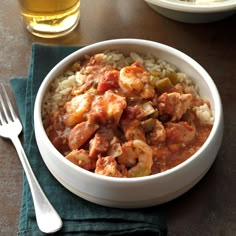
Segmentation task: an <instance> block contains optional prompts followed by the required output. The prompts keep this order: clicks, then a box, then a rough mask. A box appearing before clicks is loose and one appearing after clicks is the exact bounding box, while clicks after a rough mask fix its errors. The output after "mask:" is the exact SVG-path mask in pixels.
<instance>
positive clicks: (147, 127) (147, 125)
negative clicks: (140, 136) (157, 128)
mask: <svg viewBox="0 0 236 236" xmlns="http://www.w3.org/2000/svg"><path fill="white" fill-rule="evenodd" d="M141 125H142V127H143V129H144V132H145V133H148V132H150V131H152V130H153V128H154V125H155V120H154V119H153V118H149V119H147V120H144V121H142V122H141Z"/></svg>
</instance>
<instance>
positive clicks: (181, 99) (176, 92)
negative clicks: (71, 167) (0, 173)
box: [42, 51, 214, 178]
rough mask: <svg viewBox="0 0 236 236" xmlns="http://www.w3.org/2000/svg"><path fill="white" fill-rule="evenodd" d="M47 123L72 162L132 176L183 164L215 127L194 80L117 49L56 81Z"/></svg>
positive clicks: (80, 64)
mask: <svg viewBox="0 0 236 236" xmlns="http://www.w3.org/2000/svg"><path fill="white" fill-rule="evenodd" d="M176 66H178V65H176ZM42 118H43V124H44V127H45V130H46V133H47V135H48V137H49V139H50V140H51V142H52V144H53V145H54V146H55V148H56V149H57V150H58V151H59V152H60V153H61V154H62V155H63V156H64V157H65V158H66V159H68V160H69V161H71V162H72V163H74V164H75V165H77V166H80V167H81V168H83V169H86V170H88V171H91V172H94V173H96V174H101V175H106V176H112V177H127V178H129V177H141V176H148V175H153V174H156V173H160V172H163V171H166V170H168V169H170V168H173V167H175V166H177V165H178V164H180V163H182V162H184V161H185V160H186V159H188V158H189V157H190V156H192V155H193V154H194V153H195V152H196V151H197V150H198V149H199V148H200V147H201V146H202V145H203V143H204V142H205V140H206V139H207V137H208V135H209V133H210V131H211V129H212V124H213V121H214V118H213V114H212V110H211V106H210V103H209V101H208V100H207V99H206V98H203V97H201V96H200V95H199V91H198V89H197V87H196V86H195V84H194V83H193V81H192V80H191V78H190V77H189V76H188V75H186V74H185V73H183V72H181V71H178V69H177V68H176V67H175V66H174V65H171V64H169V63H167V62H166V61H163V60H161V59H159V58H156V57H154V56H152V55H141V54H137V53H135V52H132V53H130V54H129V55H124V54H122V53H120V52H118V51H104V52H101V53H98V54H95V55H91V56H89V55H86V56H85V57H84V58H83V59H80V60H78V61H76V62H74V63H73V64H72V65H70V66H69V68H68V69H67V70H66V71H65V72H64V73H62V74H61V75H60V76H58V77H57V78H55V79H54V80H53V82H52V83H51V84H50V87H49V89H48V91H47V92H46V94H45V97H44V101H43V105H42Z"/></svg>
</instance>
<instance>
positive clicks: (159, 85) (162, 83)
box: [155, 77, 173, 93]
mask: <svg viewBox="0 0 236 236" xmlns="http://www.w3.org/2000/svg"><path fill="white" fill-rule="evenodd" d="M171 86H173V84H172V83H171V80H170V79H169V78H168V77H166V78H164V79H161V80H158V81H156V85H155V88H156V90H157V91H158V92H159V93H164V92H165V91H166V90H167V89H168V88H169V87H171Z"/></svg>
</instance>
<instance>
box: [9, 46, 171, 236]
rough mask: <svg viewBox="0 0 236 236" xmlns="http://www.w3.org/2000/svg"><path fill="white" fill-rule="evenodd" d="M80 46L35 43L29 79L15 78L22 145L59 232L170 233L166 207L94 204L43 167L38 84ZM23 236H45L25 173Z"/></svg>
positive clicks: (15, 93)
mask: <svg viewBox="0 0 236 236" xmlns="http://www.w3.org/2000/svg"><path fill="white" fill-rule="evenodd" d="M79 48H80V47H78V46H49V45H42V44H33V46H32V52H31V53H32V54H31V55H32V56H31V64H30V68H29V74H28V78H14V79H11V81H10V83H11V87H12V89H13V93H14V96H15V99H16V104H17V107H18V111H19V114H20V118H21V121H22V124H23V127H24V149H25V152H26V155H27V157H28V159H29V162H30V164H31V166H32V169H33V171H34V173H35V175H36V177H37V179H38V181H39V183H40V185H41V186H42V189H43V190H44V192H45V194H46V195H47V196H48V198H49V200H50V202H51V203H52V205H53V206H54V207H55V209H56V210H57V211H58V213H59V215H60V216H61V217H62V220H63V227H62V229H61V230H60V231H59V232H58V233H55V235H81V236H92V235H105V236H106V235H107V236H108V235H143V234H147V235H159V236H162V235H166V234H167V226H166V218H165V212H164V209H163V206H155V207H149V208H143V209H117V208H110V207H103V206H99V205H97V204H93V203H91V202H88V201H86V200H83V199H81V198H80V197H78V196H76V195H74V194H73V193H71V192H69V191H68V190H66V189H65V188H64V187H62V185H61V184H60V183H59V182H57V180H56V179H55V178H54V177H53V176H52V175H51V173H50V172H49V171H48V169H47V167H46V166H45V164H44V162H43V160H42V158H41V156H40V153H39V150H38V147H37V145H36V141H35V136H34V128H33V127H34V126H33V125H34V124H33V108H34V101H35V97H36V93H37V91H38V88H39V86H40V84H41V82H42V80H43V79H44V77H45V76H46V74H47V73H48V72H49V71H50V69H52V67H53V66H54V65H55V64H56V63H58V62H59V61H60V60H61V59H63V58H64V57H65V56H67V55H68V54H70V53H71V52H73V51H75V50H77V49H79ZM18 235H19V236H28V235H29V236H34V235H37V236H40V235H43V234H42V233H41V232H40V231H39V229H38V227H37V224H36V219H35V212H34V206H33V202H32V198H31V193H30V189H29V185H28V182H27V179H26V177H25V175H24V176H23V191H22V206H21V212H20V221H19V231H18Z"/></svg>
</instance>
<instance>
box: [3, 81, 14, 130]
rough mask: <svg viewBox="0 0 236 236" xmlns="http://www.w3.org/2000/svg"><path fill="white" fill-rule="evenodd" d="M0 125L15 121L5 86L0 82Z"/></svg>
mask: <svg viewBox="0 0 236 236" xmlns="http://www.w3.org/2000/svg"><path fill="white" fill-rule="evenodd" d="M0 105H1V106H0V124H1V125H3V124H6V123H10V122H13V121H14V120H15V119H17V116H16V114H15V111H14V109H13V106H12V104H11V101H10V99H9V96H8V94H7V91H6V88H5V85H4V84H3V83H2V82H0Z"/></svg>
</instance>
